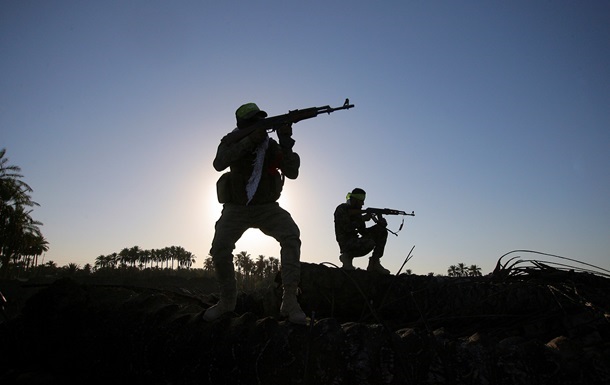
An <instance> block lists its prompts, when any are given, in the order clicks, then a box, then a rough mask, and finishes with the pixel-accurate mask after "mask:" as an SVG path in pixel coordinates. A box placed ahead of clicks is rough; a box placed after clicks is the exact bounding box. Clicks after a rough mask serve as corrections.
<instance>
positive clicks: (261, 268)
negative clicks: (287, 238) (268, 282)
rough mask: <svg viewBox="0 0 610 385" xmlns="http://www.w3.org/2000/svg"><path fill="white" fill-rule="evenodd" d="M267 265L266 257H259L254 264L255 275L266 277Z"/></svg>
mask: <svg viewBox="0 0 610 385" xmlns="http://www.w3.org/2000/svg"><path fill="white" fill-rule="evenodd" d="M266 265H267V261H266V260H265V256H264V255H262V254H261V255H259V256H258V259H257V260H256V262H255V264H254V274H255V275H256V276H258V277H261V278H264V277H265V266H266Z"/></svg>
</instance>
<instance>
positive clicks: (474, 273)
mask: <svg viewBox="0 0 610 385" xmlns="http://www.w3.org/2000/svg"><path fill="white" fill-rule="evenodd" d="M468 275H469V276H471V277H479V276H481V275H483V274H481V268H480V267H479V266H477V265H470V267H469V268H468Z"/></svg>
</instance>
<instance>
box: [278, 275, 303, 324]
mask: <svg viewBox="0 0 610 385" xmlns="http://www.w3.org/2000/svg"><path fill="white" fill-rule="evenodd" d="M297 288H298V286H297V285H296V284H287V285H286V284H285V285H284V294H283V295H282V305H281V306H280V314H281V315H283V316H284V317H288V321H289V322H292V323H293V324H299V325H306V324H307V316H306V315H305V313H304V312H303V310H302V309H301V306H300V305H299V302H298V301H297Z"/></svg>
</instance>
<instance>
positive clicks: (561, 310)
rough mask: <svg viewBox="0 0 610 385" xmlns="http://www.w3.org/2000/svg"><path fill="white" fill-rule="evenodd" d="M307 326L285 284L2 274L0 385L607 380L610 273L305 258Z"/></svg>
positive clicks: (609, 372)
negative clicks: (247, 287)
mask: <svg viewBox="0 0 610 385" xmlns="http://www.w3.org/2000/svg"><path fill="white" fill-rule="evenodd" d="M301 281H302V283H301V289H302V292H301V295H300V298H299V300H300V302H301V304H302V307H303V309H304V310H305V312H306V313H307V314H308V315H309V316H311V322H310V324H309V325H307V326H298V325H292V324H290V323H288V322H286V321H285V320H282V319H281V318H280V317H279V315H278V309H279V301H280V293H281V288H280V287H270V288H269V289H268V290H266V291H259V292H257V293H251V294H246V293H242V294H241V295H240V297H239V300H238V306H237V309H236V311H235V313H234V314H229V315H227V316H225V317H223V318H221V319H220V320H218V321H215V322H212V323H206V322H205V321H203V320H202V319H201V314H202V312H203V311H204V310H205V309H206V308H207V307H209V306H210V305H211V304H213V303H215V301H216V297H215V295H214V294H213V293H211V292H210V290H208V288H207V287H206V286H205V285H204V284H203V283H200V282H197V281H188V282H187V281H182V282H174V283H172V284H171V285H167V284H166V285H162V284H159V283H158V282H156V283H155V282H148V284H147V285H146V284H145V283H142V282H138V283H137V284H128V283H121V284H112V285H110V284H105V283H103V282H77V281H75V280H72V279H66V278H64V279H59V280H55V281H53V282H49V283H44V284H41V285H36V284H33V283H32V282H16V281H4V282H0V290H1V291H2V293H3V294H4V295H5V296H6V298H7V301H8V302H7V303H6V306H5V309H4V310H5V312H4V314H5V318H4V320H2V321H1V322H2V323H1V324H0V356H1V357H2V359H1V360H0V384H54V383H64V384H65V383H81V384H110V383H112V384H123V383H125V384H126V383H130V384H610V279H608V278H605V277H604V276H600V275H595V274H590V273H584V272H573V271H563V270H556V269H540V268H538V269H531V270H529V271H527V270H526V271H520V272H519V274H514V273H513V272H511V271H507V270H503V269H498V270H497V271H496V272H494V274H491V275H488V276H484V277H473V278H448V277H433V276H417V275H399V276H394V275H392V276H383V275H379V274H376V273H369V272H366V271H361V270H358V271H352V272H346V271H343V270H340V269H336V268H332V267H327V266H325V265H315V264H303V269H302V276H301Z"/></svg>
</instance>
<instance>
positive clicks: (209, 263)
mask: <svg viewBox="0 0 610 385" xmlns="http://www.w3.org/2000/svg"><path fill="white" fill-rule="evenodd" d="M203 270H205V271H214V260H213V259H212V256H211V255H209V254H208V256H207V257H206V259H205V260H204V261H203Z"/></svg>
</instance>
